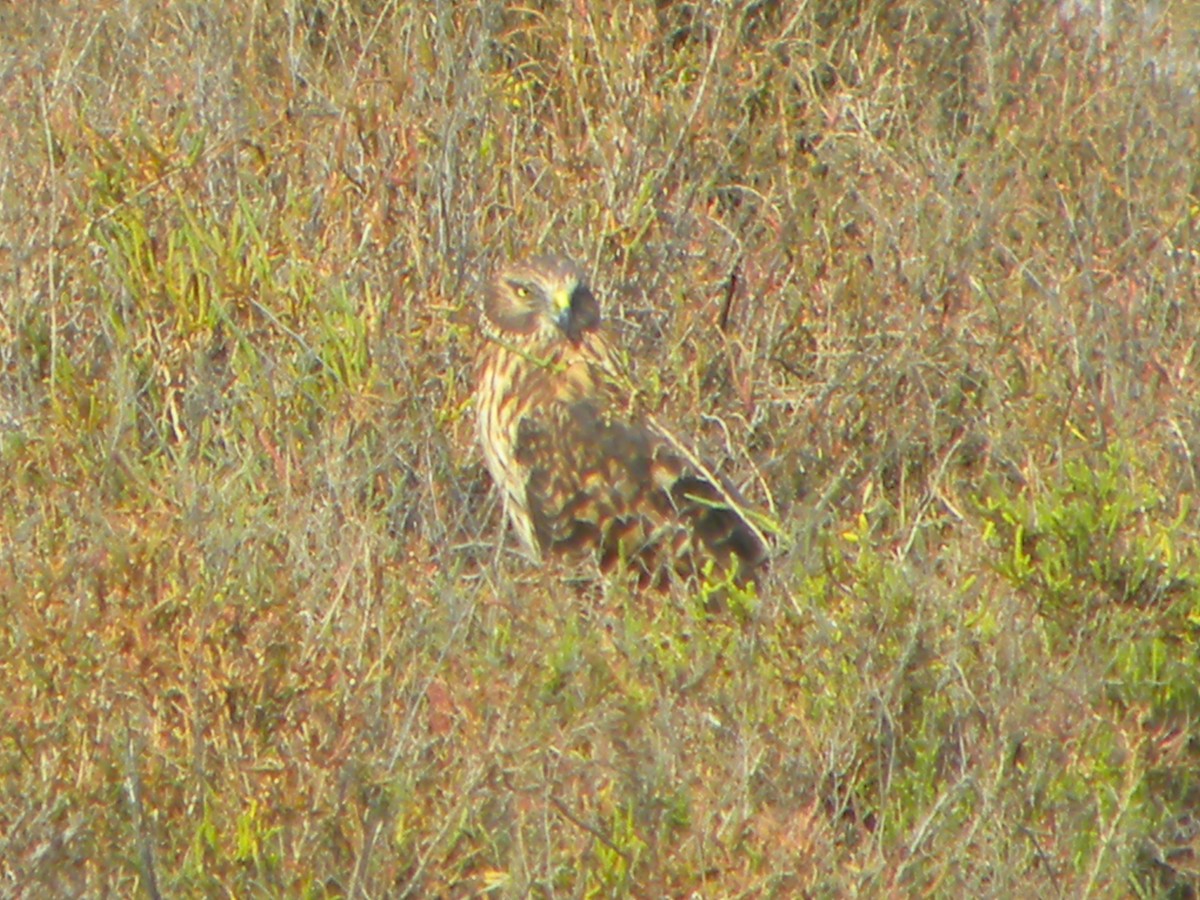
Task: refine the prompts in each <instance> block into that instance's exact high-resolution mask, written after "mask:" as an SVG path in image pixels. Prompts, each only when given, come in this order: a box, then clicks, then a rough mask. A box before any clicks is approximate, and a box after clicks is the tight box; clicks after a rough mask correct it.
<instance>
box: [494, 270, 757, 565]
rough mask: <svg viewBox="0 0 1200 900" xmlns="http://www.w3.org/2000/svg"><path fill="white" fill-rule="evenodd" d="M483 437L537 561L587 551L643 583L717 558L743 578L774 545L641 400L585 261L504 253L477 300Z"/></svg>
mask: <svg viewBox="0 0 1200 900" xmlns="http://www.w3.org/2000/svg"><path fill="white" fill-rule="evenodd" d="M483 330H484V336H485V338H486V340H485V343H484V346H483V350H482V353H481V356H480V365H479V369H478V376H479V381H478V388H477V392H476V397H475V401H476V412H477V415H478V426H479V443H480V446H481V448H482V450H483V457H484V460H485V461H486V462H487V467H488V470H489V471H490V472H491V474H492V478H493V479H494V480H495V482H496V484H497V485H498V486H499V488H500V490H501V493H502V494H503V497H504V507H505V509H506V511H507V515H508V518H509V520H510V521H511V522H512V525H513V528H514V529H515V530H516V532H517V535H518V537H519V538H520V540H521V543H522V544H523V545H524V547H525V549H526V551H527V552H528V554H529V555H530V556H531V557H532V558H533V559H535V560H540V559H541V558H543V557H544V556H567V557H575V558H579V557H587V556H588V555H592V556H593V557H594V558H595V559H596V561H597V562H598V563H599V565H600V568H601V570H608V569H611V568H612V567H613V566H614V565H621V566H624V567H627V568H629V569H631V570H632V571H633V572H635V573H636V575H637V578H638V581H639V583H640V584H642V585H646V584H648V583H653V584H656V585H662V584H664V583H665V580H666V579H667V578H669V577H670V573H672V572H674V573H675V574H677V575H680V576H683V577H692V576H696V575H701V574H703V573H704V572H705V569H706V567H707V565H708V562H709V560H711V561H712V562H713V563H714V564H715V565H716V566H717V567H718V568H719V571H720V573H721V574H722V575H724V576H727V577H731V578H733V579H734V580H736V581H738V582H743V583H744V582H745V581H747V580H749V579H750V578H751V577H752V576H753V572H754V569H755V568H756V567H757V566H759V565H760V564H761V563H762V562H763V561H764V560H765V559H766V556H767V542H766V539H765V538H764V536H763V533H762V532H761V531H760V530H759V529H758V528H757V527H756V526H755V524H754V523H753V521H752V520H751V515H750V514H749V513H748V512H747V510H746V509H745V507H744V505H743V501H742V500H741V498H740V497H739V496H738V494H737V492H736V491H735V490H734V489H733V488H732V487H730V486H729V485H727V484H725V483H724V482H723V481H722V480H721V479H719V478H718V477H716V476H715V475H714V474H713V473H712V472H711V470H710V469H709V468H708V467H707V466H705V465H704V463H702V462H701V461H700V460H699V459H698V458H697V457H696V456H695V455H694V454H693V453H691V452H690V451H689V450H688V449H687V448H686V447H684V446H683V445H682V444H681V443H680V442H679V441H678V440H677V439H676V438H675V437H673V436H672V435H671V433H670V432H669V431H668V430H667V429H665V428H663V427H662V426H661V425H659V423H658V422H657V421H655V419H654V418H653V416H651V415H649V414H648V413H647V412H646V411H645V410H644V409H643V408H642V406H641V402H640V398H639V396H638V391H637V390H636V388H635V387H634V385H633V383H632V382H631V381H630V380H629V378H628V377H627V376H626V375H625V372H624V367H623V365H622V364H621V362H620V361H619V359H618V357H617V354H616V352H615V351H614V349H613V347H612V344H611V343H610V340H609V337H608V334H607V332H606V330H605V328H604V327H603V324H602V322H601V317H600V306H599V303H598V302H597V300H596V297H595V295H594V294H593V293H592V291H591V289H590V288H589V287H588V285H587V282H586V281H585V279H584V275H583V272H582V270H581V269H580V268H579V267H578V266H577V265H575V263H573V262H571V261H570V260H568V259H565V258H563V257H559V256H540V257H535V258H533V259H529V260H527V261H524V262H517V263H512V264H509V265H506V266H503V267H502V268H500V269H499V271H498V272H497V273H496V275H495V278H494V279H493V281H492V283H491V285H490V286H489V288H488V290H487V292H486V294H485V295H484V299H483Z"/></svg>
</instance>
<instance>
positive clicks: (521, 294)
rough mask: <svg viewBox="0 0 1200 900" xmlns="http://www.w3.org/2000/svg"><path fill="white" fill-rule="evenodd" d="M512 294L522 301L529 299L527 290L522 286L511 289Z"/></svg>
mask: <svg viewBox="0 0 1200 900" xmlns="http://www.w3.org/2000/svg"><path fill="white" fill-rule="evenodd" d="M513 293H514V294H516V295H517V296H518V297H520V298H521V299H522V300H528V299H529V288H527V287H525V286H524V285H520V284H518V285H517V286H516V287H514V288H513Z"/></svg>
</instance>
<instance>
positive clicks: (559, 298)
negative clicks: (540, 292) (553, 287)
mask: <svg viewBox="0 0 1200 900" xmlns="http://www.w3.org/2000/svg"><path fill="white" fill-rule="evenodd" d="M550 302H551V303H553V304H554V310H555V312H556V313H557V317H556V318H557V319H558V325H559V327H560V328H562V329H563V330H564V331H565V330H566V329H567V326H568V324H569V323H570V321H571V291H570V289H568V288H559V289H558V290H557V291H555V292H554V293H553V294H551V295H550Z"/></svg>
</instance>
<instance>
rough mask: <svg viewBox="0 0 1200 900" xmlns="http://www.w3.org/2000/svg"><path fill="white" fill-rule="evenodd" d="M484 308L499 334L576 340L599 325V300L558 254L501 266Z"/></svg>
mask: <svg viewBox="0 0 1200 900" xmlns="http://www.w3.org/2000/svg"><path fill="white" fill-rule="evenodd" d="M483 312H484V315H485V316H486V317H487V320H488V323H489V324H490V325H491V327H493V328H494V329H496V330H497V331H498V332H499V334H500V336H501V337H504V336H516V335H526V336H529V337H534V336H537V337H539V338H542V339H544V340H557V339H561V338H563V337H566V338H567V339H568V340H570V341H572V342H578V341H579V340H580V339H581V338H582V336H583V334H584V332H587V331H593V330H595V329H596V328H598V327H599V325H600V305H599V304H598V303H597V302H596V298H595V296H594V295H593V294H592V291H591V288H589V287H588V286H587V282H586V281H585V280H584V276H583V270H582V269H580V268H579V266H577V265H575V263H573V262H571V260H569V259H566V258H564V257H561V256H535V257H533V258H531V259H528V260H524V261H521V262H515V263H509V264H508V265H505V266H503V267H501V269H500V270H499V271H498V272H497V273H496V277H495V278H494V279H493V280H492V284H491V286H490V287H489V288H488V292H487V294H486V296H485V297H484V301H483Z"/></svg>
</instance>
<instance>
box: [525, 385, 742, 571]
mask: <svg viewBox="0 0 1200 900" xmlns="http://www.w3.org/2000/svg"><path fill="white" fill-rule="evenodd" d="M515 451H516V459H517V461H518V462H519V463H520V464H521V465H522V466H524V467H525V468H526V470H527V471H528V473H529V476H528V481H527V483H526V502H527V508H528V510H529V515H530V517H531V519H532V522H533V529H534V534H535V536H536V539H537V542H538V544H539V545H540V547H541V548H542V550H543V551H544V552H548V553H560V552H567V553H579V552H580V551H587V550H591V551H593V552H595V553H596V554H597V557H598V559H599V562H600V565H601V568H605V569H607V568H609V567H611V566H612V565H613V564H614V563H617V562H618V561H621V560H624V561H625V562H626V563H627V564H631V565H634V566H636V567H637V568H638V569H640V571H641V573H642V576H643V579H642V580H643V581H648V580H656V581H657V580H660V579H661V578H662V576H664V575H665V574H666V573H667V572H668V571H671V570H673V571H675V572H676V573H678V574H680V575H683V576H685V577H687V576H691V575H695V574H697V573H698V572H699V571H700V570H701V569H702V568H703V566H704V564H705V562H706V561H707V560H708V559H710V558H711V559H713V560H714V561H715V562H716V564H717V565H718V566H720V567H721V569H722V570H724V571H729V570H733V573H734V575H735V576H737V577H739V578H746V577H748V576H749V575H750V573H751V571H752V570H753V569H754V567H756V566H757V565H759V564H760V563H761V562H762V561H763V560H764V558H765V557H766V546H765V545H764V543H763V540H762V537H761V535H760V534H759V532H758V531H757V529H755V528H754V527H753V526H752V525H751V524H750V523H749V522H748V521H747V520H746V519H745V517H744V516H743V515H742V514H741V512H740V511H739V510H738V508H737V505H736V499H735V498H736V493H735V492H734V491H733V490H732V489H731V488H730V487H728V486H724V485H721V486H718V485H716V484H714V483H713V481H712V480H711V479H710V477H709V476H708V475H707V473H702V472H701V471H699V470H698V467H697V465H695V463H694V461H692V460H689V459H688V458H687V457H686V456H685V455H684V454H682V453H680V452H678V451H677V450H676V449H675V448H674V447H673V446H672V444H671V442H670V441H668V440H667V439H665V438H664V436H663V435H661V434H660V433H658V432H657V431H656V430H654V429H652V428H651V427H649V426H648V425H643V424H641V423H640V422H639V421H637V420H632V421H631V420H628V419H625V418H623V417H621V416H617V415H614V414H613V411H612V410H611V409H606V408H605V406H604V405H603V404H602V403H600V402H598V401H597V400H591V399H582V400H573V401H570V402H559V403H554V404H550V405H548V406H544V407H542V409H541V410H540V411H539V413H538V414H537V415H530V416H527V417H526V418H525V419H523V420H522V422H521V424H520V427H519V428H518V431H517V440H516V447H515Z"/></svg>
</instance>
